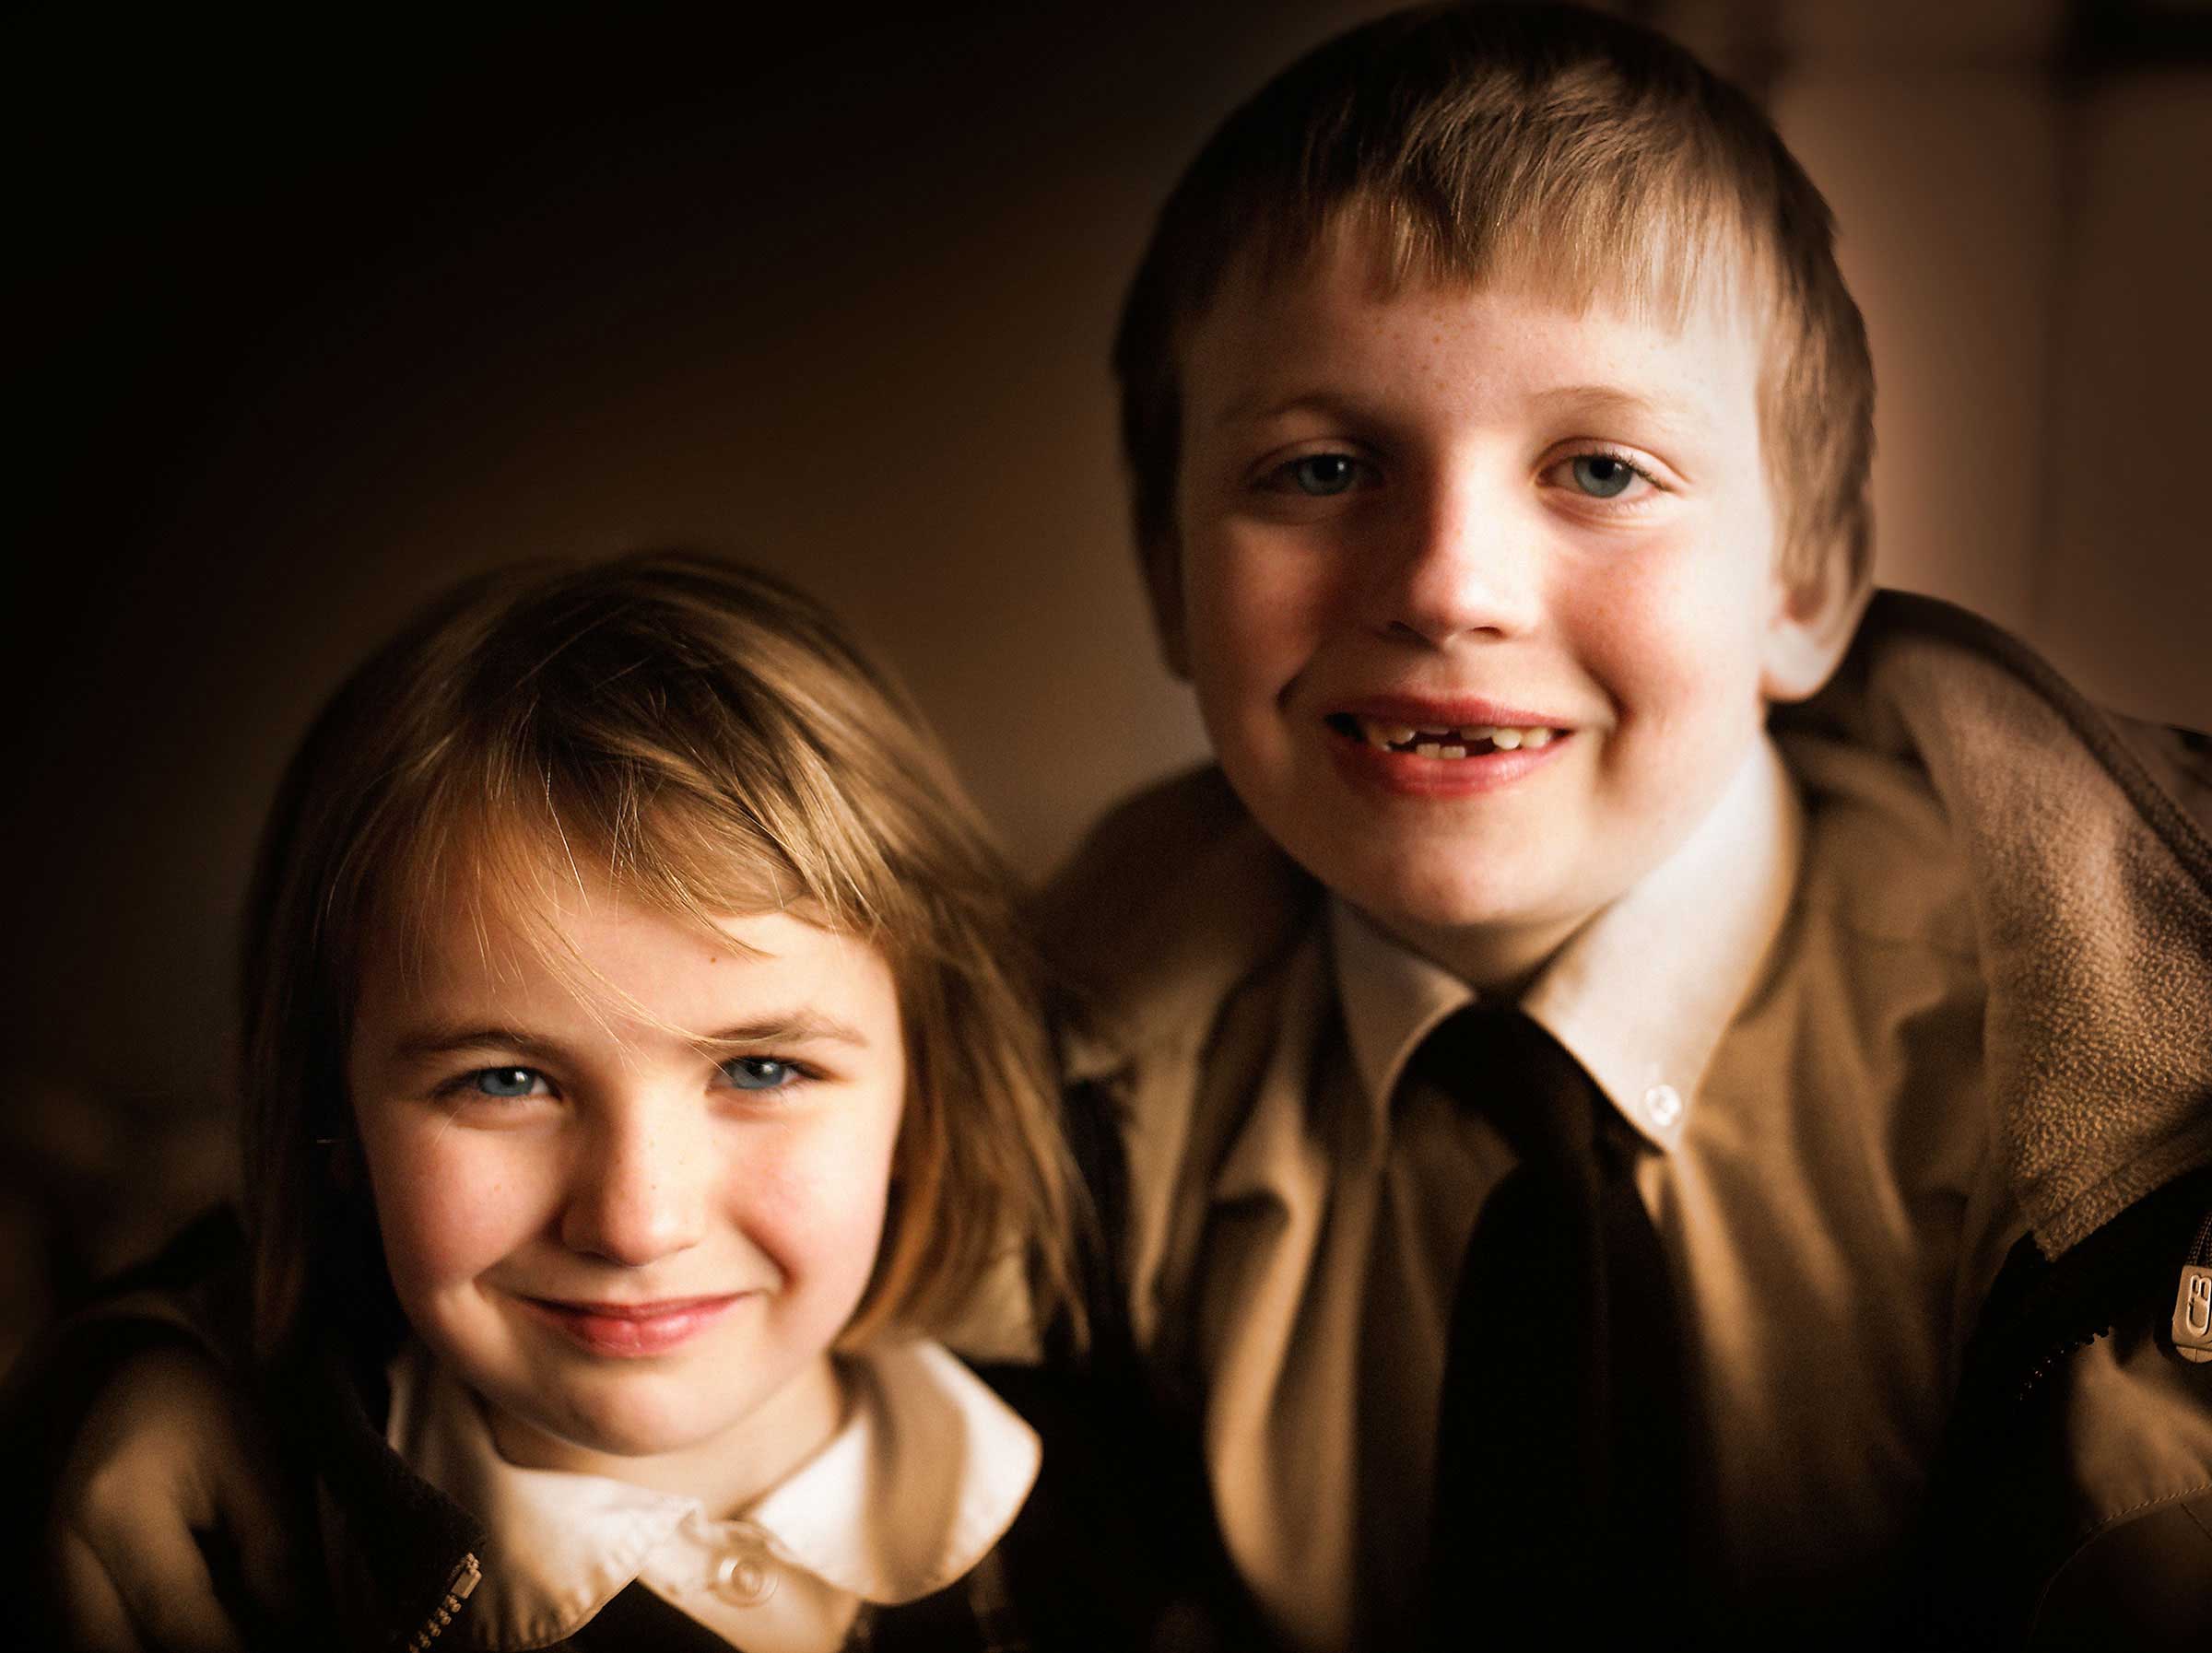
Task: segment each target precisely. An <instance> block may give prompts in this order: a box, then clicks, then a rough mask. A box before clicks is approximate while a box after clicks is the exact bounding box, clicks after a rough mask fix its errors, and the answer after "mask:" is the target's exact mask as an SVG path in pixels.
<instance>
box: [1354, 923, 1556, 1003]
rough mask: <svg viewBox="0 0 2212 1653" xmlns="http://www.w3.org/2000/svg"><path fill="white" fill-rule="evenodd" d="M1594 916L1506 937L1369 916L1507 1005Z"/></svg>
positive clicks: (1482, 928) (1516, 930)
mask: <svg viewBox="0 0 2212 1653" xmlns="http://www.w3.org/2000/svg"><path fill="white" fill-rule="evenodd" d="M1592 916H1593V915H1591V914H1588V913H1584V914H1582V915H1580V916H1578V917H1575V918H1571V919H1566V920H1560V921H1559V922H1558V923H1555V924H1547V925H1540V926H1535V927H1530V928H1524V927H1521V926H1515V927H1512V929H1510V930H1505V931H1502V932H1501V931H1500V930H1498V929H1494V928H1492V927H1490V926H1487V925H1468V926H1465V927H1461V928H1452V927H1449V926H1441V925H1430V924H1420V923H1416V922H1413V921H1411V920H1391V919H1386V918H1383V917H1382V915H1380V914H1377V913H1369V914H1368V915H1367V917H1368V919H1369V920H1370V921H1371V923H1373V924H1374V925H1375V926H1376V928H1378V929H1380V930H1382V932H1384V933H1386V934H1388V935H1391V936H1394V937H1395V938H1396V939H1397V940H1399V941H1401V942H1403V943H1405V944H1406V945H1407V946H1408V947H1411V948H1412V949H1413V950H1414V951H1415V952H1417V953H1418V954H1420V955H1422V956H1423V957H1425V958H1429V959H1432V960H1433V961H1435V962H1436V963H1437V964H1440V965H1441V966H1443V967H1444V968H1445V969H1447V970H1449V971H1451V972H1452V974H1453V975H1454V976H1456V977H1458V978H1459V979H1461V980H1462V981H1464V982H1465V983H1466V984H1467V985H1468V986H1469V987H1471V988H1473V989H1474V990H1475V991H1477V992H1478V993H1480V994H1481V995H1482V996H1483V997H1484V998H1485V999H1493V1000H1502V1001H1504V1002H1508V1003H1511V1002H1513V1001H1514V1000H1517V999H1519V998H1520V997H1521V995H1522V994H1523V993H1524V991H1527V989H1528V986H1529V984H1530V983H1531V982H1533V981H1534V980H1535V979H1536V978H1537V977H1538V976H1540V975H1541V974H1543V971H1544V967H1545V966H1547V965H1548V964H1549V963H1550V962H1551V961H1552V959H1553V958H1554V957H1556V956H1557V955H1558V954H1559V949H1560V948H1561V947H1563V946H1565V945H1566V944H1567V943H1568V942H1569V940H1570V939H1571V938H1572V937H1573V935H1574V933H1575V932H1577V931H1578V930H1580V929H1582V927H1583V925H1584V924H1586V923H1588V922H1589V921H1590V919H1591V917H1592Z"/></svg>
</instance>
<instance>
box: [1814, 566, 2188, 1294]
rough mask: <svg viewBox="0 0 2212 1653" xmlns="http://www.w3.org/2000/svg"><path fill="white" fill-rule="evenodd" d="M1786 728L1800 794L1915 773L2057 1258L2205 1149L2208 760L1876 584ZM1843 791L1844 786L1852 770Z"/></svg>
mask: <svg viewBox="0 0 2212 1653" xmlns="http://www.w3.org/2000/svg"><path fill="white" fill-rule="evenodd" d="M1773 727H1774V732H1775V734H1776V736H1777V738H1778V740H1779V742H1780V744H1782V746H1783V751H1784V753H1785V755H1787V756H1789V758H1790V761H1791V766H1792V768H1793V769H1794V772H1795V773H1796V774H1797V776H1798V778H1799V780H1800V783H1801V784H1803V785H1805V786H1806V788H1807V790H1808V791H1810V792H1812V793H1813V794H1814V796H1813V798H1812V803H1813V805H1814V808H1815V810H1816V811H1818V808H1819V807H1820V805H1821V803H1822V799H1821V797H1820V795H1819V793H1820V789H1821V787H1822V786H1823V784H1824V783H1825V782H1828V781H1830V780H1837V778H1840V777H1847V776H1848V775H1849V773H1850V771H1851V768H1852V767H1853V766H1854V765H1859V766H1863V765H1865V764H1867V763H1869V762H1878V763H1880V764H1882V765H1884V766H1886V767H1887V768H1888V769H1889V770H1890V771H1892V772H1893V773H1898V774H1903V775H1906V776H1908V777H1909V778H1910V779H1911V781H1912V784H1913V785H1914V786H1915V787H1916V788H1917V789H1919V791H1920V792H1921V794H1922V796H1923V797H1924V799H1925V800H1926V802H1927V804H1928V806H1929V808H1930V811H1931V814H1932V815H1933V817H1934V818H1935V820H1936V821H1937V822H1938V824H1939V828H1940V832H1941V835H1942V839H1943V842H1942V852H1943V853H1944V854H1945V855H1947V857H1948V858H1949V859H1950V860H1951V862H1953V864H1954V866H1955V868H1956V871H1957V874H1958V876H1959V878H1960V879H1961V880H1962V881H1963V885H1964V890H1965V906H1966V909H1967V910H1968V912H1969V913H1970V914H1971V927H1972V936H1971V944H1972V946H1973V949H1974V952H1975V955H1976V957H1977V961H1978V967H1979V969H1980V972H1981V975H1982V977H1983V982H1984V984H1985V988H1986V991H1987V995H1988V999H1987V1014H1986V1015H1985V1017H1984V1026H1985V1028H1986V1046H1987V1049H1986V1056H1987V1063H1988V1067H1987V1073H1988V1083H1989V1086H1990V1091H1991V1095H1992V1098H1993V1102H1994V1106H1995V1108H1996V1110H1997V1111H1996V1120H1997V1128H1998V1131H1999V1135H2000V1139H2001V1143H2002V1146H2003V1151H2004V1152H2005V1154H2006V1159H2007V1161H2008V1164H2009V1166H2010V1169H2011V1171H2012V1176H2013V1182H2014V1187H2015V1190H2016V1193H2017V1195H2018V1199H2019V1201H2020V1205H2021V1209H2022V1211H2023V1213H2024V1214H2025V1215H2026V1217H2027V1218H2028V1221H2029V1223H2030V1226H2031V1228H2032V1230H2033V1232H2034V1234H2035V1237H2036V1239H2037V1241H2038V1243H2039V1244H2040V1245H2041V1248H2042V1249H2043V1250H2044V1252H2045V1253H2046V1254H2047V1255H2051V1256H2056V1255H2058V1254H2060V1253H2062V1252H2065V1251H2066V1250H2067V1249H2070V1248H2072V1247H2073V1246H2074V1245H2076V1244H2077V1243H2078V1242H2079V1241H2080V1240H2082V1239H2083V1238H2085V1237H2087V1236H2088V1235H2089V1234H2091V1233H2093V1232H2095V1231H2096V1230H2097V1229H2098V1228H2100V1227H2101V1226H2102V1225H2104V1224H2105V1223H2107V1222H2109V1221H2110V1220H2111V1219H2112V1217H2114V1216H2115V1215H2117V1214H2118V1213H2120V1212H2121V1211H2124V1210H2125V1209H2126V1208H2127V1206H2128V1205H2129V1204H2131V1203H2132V1202H2134V1201H2136V1199H2138V1198H2140V1197H2141V1196H2143V1195H2144V1194H2147V1192H2149V1191H2150V1190H2153V1189H2156V1188H2158V1187H2159V1186H2161V1185H2163V1184H2164V1183H2166V1182H2167V1181H2169V1180H2171V1178H2173V1177H2175V1176H2177V1175H2179V1174H2180V1173H2182V1172H2183V1171H2185V1170H2188V1169H2190V1168H2192V1167H2194V1166H2198V1165H2202V1164H2204V1163H2206V1161H2207V1160H2212V1108H2207V1107H2206V1102H2205V1098H2206V1096H2212V1038H2208V1037H2207V1030H2212V836H2208V834H2207V826H2212V763H2208V762H2207V757H2206V749H2205V744H2204V743H2203V741H2202V739H2201V737H2196V736H2193V735H2190V734H2188V733H2183V732H2178V731H2170V730H2160V729H2159V728H2157V727H2155V726H2153V725H2150V724H2147V723H2143V722H2141V721H2131V720H2127V719H2122V718H2116V717H2114V716H2112V714H2110V713H2107V712H2105V711H2104V710H2102V709H2100V708H2099V707H2098V706H2097V705H2096V704H2095V703H2094V702H2093V701H2091V700H2090V699H2089V698H2088V697H2087V696H2085V695H2084V694H2082V693H2081V691H2080V690H2078V689H2077V688H2076V687H2075V686H2073V685H2071V684H2070V683H2068V682H2067V681H2066V680H2065V677H2064V676H2063V675H2062V674H2060V673H2059V672H2057V671H2056V670H2055V669H2054V668H2053V667H2052V666H2051V665H2050V664H2049V663H2048V662H2045V661H2044V660H2042V659H2041V656H2039V655H2038V654H2037V653H2036V652H2035V651H2033V650H2031V649H2030V648H2029V647H2028V646H2027V645H2026V644H2025V643H2022V642H2020V641H2019V640H2018V639H2015V638H2013V637H2011V636H2009V635H2008V634H2006V632H2004V631H2003V630H2001V629H2000V628H1998V627H1995V626H1993V625H1991V624H1990V623H1988V622H1987V621H1984V620H1982V619H1980V618H1978V617H1977V616H1975V615H1971V614H1969V613H1967V612H1966V611H1965V610H1963V609H1959V608H1956V607H1954V606H1952V605H1950V604H1945V603H1941V602H1938V601H1936V600H1935V599H1932V598H1926V597H1918V596H1910V595H1906V594H1904V593H1900V592H1882V593H1879V594H1878V595H1877V597H1876V599H1875V600H1874V602H1873V604H1871V606H1870V607H1869V609H1868V612H1867V615H1866V617H1865V622H1864V623H1863V625H1862V626H1861V628H1860V632H1859V635H1858V637H1857V638H1856V639H1854V641H1853V646H1852V649H1851V651H1850V653H1849V654H1848V655H1847V657H1846V658H1845V661H1844V662H1843V665H1842V667H1841V669H1840V670H1839V672H1838V673H1837V674H1836V677H1835V679H1834V680H1833V681H1832V682H1831V683H1830V686H1828V687H1827V688H1826V689H1824V690H1823V691H1822V692H1821V693H1820V694H1819V695H1818V696H1816V697H1815V698H1813V699H1811V700H1809V701H1807V702H1806V703H1805V704H1804V705H1803V706H1800V707H1790V708H1783V709H1780V710H1778V711H1777V713H1776V715H1775V717H1774V720H1773ZM1839 784H1841V782H1839Z"/></svg>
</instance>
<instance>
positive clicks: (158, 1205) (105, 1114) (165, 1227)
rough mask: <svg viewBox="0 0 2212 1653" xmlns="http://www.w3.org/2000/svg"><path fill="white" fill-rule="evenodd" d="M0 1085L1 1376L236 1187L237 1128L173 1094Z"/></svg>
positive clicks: (29, 1082)
mask: <svg viewBox="0 0 2212 1653" xmlns="http://www.w3.org/2000/svg"><path fill="white" fill-rule="evenodd" d="M0 1095H4V1096H6V1097H7V1099H8V1100H7V1106H6V1108H0V1376H5V1374H6V1371H7V1370H8V1369H9V1368H10V1367H12V1366H14V1364H15V1361H16V1357H17V1356H18V1354H21V1353H22V1352H23V1350H24V1349H25V1348H26V1347H27V1346H28V1345H29V1343H30V1342H31V1341H32V1340H33V1339H34V1338H36V1337H37V1336H38V1335H39V1334H40V1333H41V1331H43V1330H44V1329H45V1328H46V1327H47V1326H48V1325H49V1324H51V1323H52V1321H53V1319H55V1318H56V1317H57V1316H59V1315H61V1314H65V1313H67V1312H68V1311H69V1310H70V1309H71V1308H73V1307H76V1305H77V1304H78V1303H80V1302H81V1301H82V1300H83V1299H84V1297H85V1296H86V1295H87V1294H88V1292H89V1291H90V1290H91V1289H92V1288H93V1287H94V1286H95V1285H96V1284H98V1283H99V1282H100V1280H102V1279H104V1278H105V1277H107V1276H108V1275H111V1274H112V1273H114V1272H116V1271H117V1270H119V1269H122V1268H124V1267H126V1266H128V1265H129V1264H131V1263H134V1262H136V1261H138V1260H141V1259H143V1258H146V1257H147V1256H150V1255H151V1254H152V1253H153V1252H155V1251H156V1250H158V1249H160V1247H161V1245H162V1244H163V1243H164V1242H165V1241H166V1240H168V1239H169V1238H170V1237H171V1236H172V1235H173V1234H175V1233H176V1232H177V1230H178V1229H180V1228H182V1226H183V1225H184V1224H185V1223H186V1222H188V1221H189V1220H190V1219H191V1218H192V1217H193V1216H194V1215H195V1214H197V1213H199V1212H201V1211H203V1210H205V1209H206V1207H208V1206H209V1205H212V1204H215V1203H217V1202H219V1201H223V1200H228V1199H231V1198H234V1197H235V1195H236V1191H237V1177H236V1173H235V1170H234V1168H233V1162H234V1159H235V1154H234V1144H235V1142H236V1138H237V1132H236V1130H235V1128H234V1126H233V1124H232V1122H231V1120H229V1118H227V1117H226V1116H224V1115H223V1114H222V1113H221V1111H220V1110H219V1109H215V1108H210V1107H208V1106H207V1105H206V1103H205V1102H185V1101H182V1100H180V1099H177V1098H174V1097H132V1098H128V1099H124V1100H121V1101H118V1100H113V1099H103V1098H100V1097H96V1096H90V1095H88V1094H86V1093H84V1092H82V1091H78V1090H76V1089H73V1088H72V1087H70V1086H68V1085H65V1084H60V1083H57V1082H55V1081H54V1080H53V1079H51V1078H45V1077H39V1076H35V1075H25V1074H20V1073H18V1074H15V1075H11V1076H8V1078H7V1080H6V1084H5V1086H4V1088H0Z"/></svg>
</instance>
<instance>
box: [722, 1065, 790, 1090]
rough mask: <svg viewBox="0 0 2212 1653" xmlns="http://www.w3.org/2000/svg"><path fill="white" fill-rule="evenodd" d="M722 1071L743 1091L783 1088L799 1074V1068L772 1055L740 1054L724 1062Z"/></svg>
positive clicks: (725, 1076)
mask: <svg viewBox="0 0 2212 1653" xmlns="http://www.w3.org/2000/svg"><path fill="white" fill-rule="evenodd" d="M722 1072H723V1076H724V1078H726V1079H727V1080H729V1082H730V1083H731V1084H733V1085H735V1087H736V1088H737V1089H739V1090H741V1091H773V1090H781V1089H782V1088H783V1086H785V1085H787V1084H790V1083H791V1082H792V1081H793V1080H794V1079H796V1078H797V1077H798V1076H799V1071H798V1069H796V1068H794V1067H793V1066H792V1065H791V1063H789V1062H787V1061H777V1060H776V1059H775V1058H774V1057H772V1056H740V1057H738V1058H737V1059H736V1060H735V1061H725V1062H724V1063H723V1064H722Z"/></svg>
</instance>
